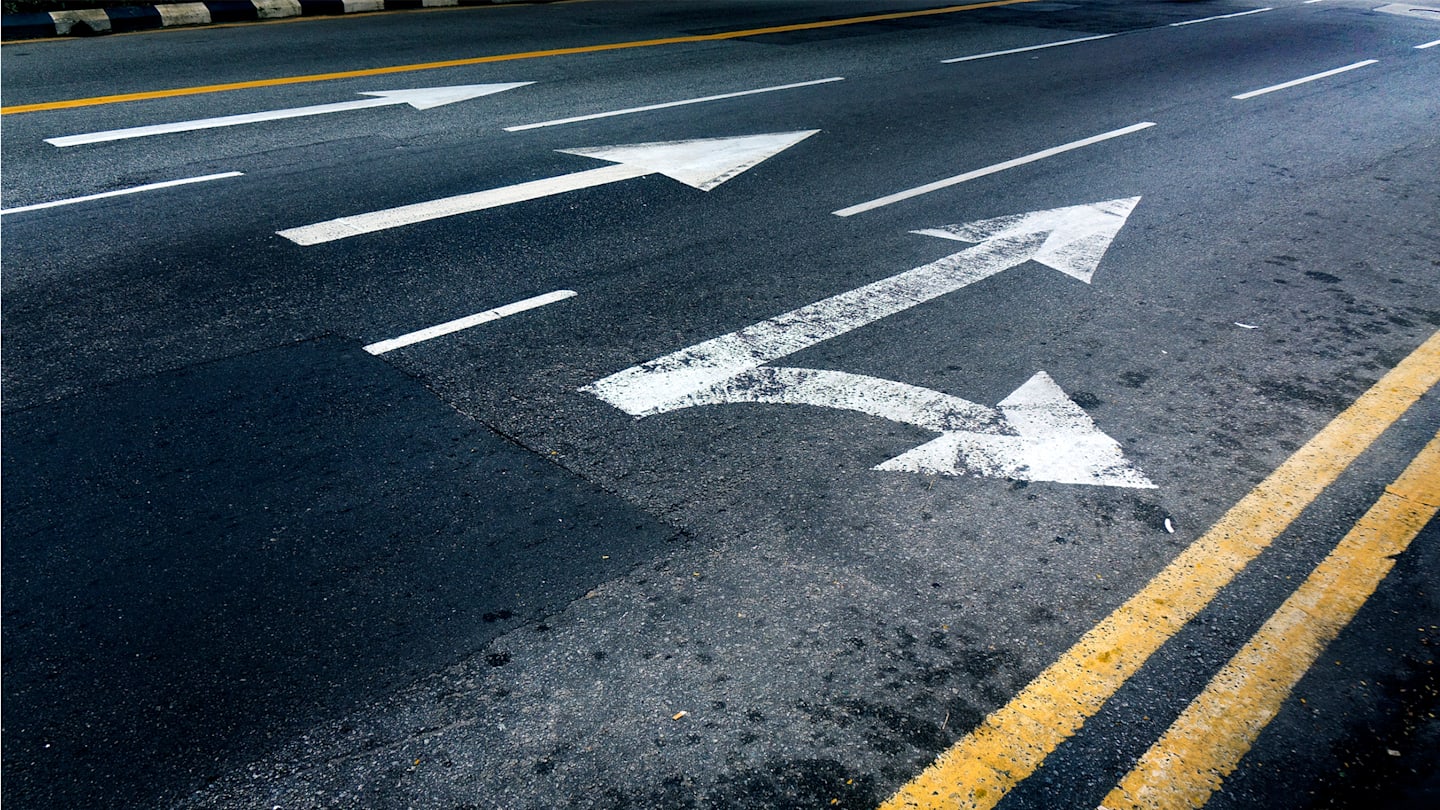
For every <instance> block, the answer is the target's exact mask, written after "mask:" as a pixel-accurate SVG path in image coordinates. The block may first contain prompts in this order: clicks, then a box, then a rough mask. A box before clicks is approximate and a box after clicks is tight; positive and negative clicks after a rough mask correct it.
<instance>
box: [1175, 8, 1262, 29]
mask: <svg viewBox="0 0 1440 810" xmlns="http://www.w3.org/2000/svg"><path fill="white" fill-rule="evenodd" d="M1274 10H1275V8H1274V7H1273V6H1266V7H1265V8H1256V9H1251V10H1250V11H1241V12H1237V13H1235V14H1220V15H1217V16H1215V17H1201V18H1200V19H1198V20H1186V21H1185V22H1178V23H1170V27H1171V28H1179V27H1180V26H1182V25H1194V24H1195V23H1203V22H1210V21H1212V20H1228V19H1230V18H1231V17H1248V16H1250V15H1251V14H1260V13H1262V12H1266V11H1274Z"/></svg>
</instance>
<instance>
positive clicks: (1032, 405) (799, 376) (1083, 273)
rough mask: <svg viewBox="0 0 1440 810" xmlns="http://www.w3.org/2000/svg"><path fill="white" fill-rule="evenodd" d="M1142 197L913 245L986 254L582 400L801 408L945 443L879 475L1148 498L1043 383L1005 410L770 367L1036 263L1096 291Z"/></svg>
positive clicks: (1112, 447) (649, 370)
mask: <svg viewBox="0 0 1440 810" xmlns="http://www.w3.org/2000/svg"><path fill="white" fill-rule="evenodd" d="M1139 200H1140V198H1139V197H1131V198H1126V199H1119V200H1110V201H1108V202H1101V203H1094V204H1091V205H1080V206H1071V207H1067V208H1056V209H1052V210H1048V211H1037V212H1033V213H1029V214H1021V215H1018V216H1012V217H1001V218H998V219H989V220H983V221H980V222H973V223H969V224H965V225H952V226H946V227H943V228H936V229H931V230H926V231H916V233H923V234H928V235H933V236H940V237H943V238H947V239H961V240H965V241H978V242H980V244H978V245H976V246H974V247H972V248H969V249H966V250H963V251H960V252H959V253H954V254H951V255H949V256H946V257H945V258H943V259H940V260H938V261H935V262H931V263H930V264H927V265H924V266H922V267H917V268H915V269H913V270H908V271H906V272H904V273H900V274H898V275H895V276H891V277H890V278H887V279H882V280H880V281H876V282H873V283H871V284H867V285H865V286H863V287H860V288H858V289H855V290H851V291H849V292H845V293H841V294H839V295H835V296H832V297H830V298H827V299H825V300H823V301H819V302H816V303H814V304H810V305H808V306H804V307H801V308H799V309H795V310H791V311H790V312H787V313H785V314H783V315H777V316H776V317H774V318H771V319H769V320H765V321H761V322H759V323H757V324H753V325H751V326H748V327H746V328H744V329H741V330H739V331H736V332H731V333H730V334H728V335H722V336H720V337H718V338H713V339H711V340H707V341H705V342H703V343H698V344H696V345H694V346H691V347H689V348H686V349H681V350H680V351H678V352H674V353H672V354H668V355H665V356H664V357H660V358H656V359H655V360H651V361H649V362H647V363H643V364H641V365H638V366H632V367H631V368H628V369H625V370H624V371H620V372H617V373H615V374H612V375H610V376H608V377H605V378H604V379H601V380H598V381H596V382H594V383H592V384H590V385H588V386H586V387H585V388H583V389H581V390H583V391H587V392H589V393H592V394H594V395H595V396H597V397H599V398H600V399H603V400H604V401H606V402H608V403H610V404H611V405H614V406H615V407H617V408H620V409H621V410H623V411H625V412H626V413H629V414H631V415H632V416H635V417H636V418H643V417H645V416H650V415H652V414H657V413H664V412H666V411H673V410H679V409H682V408H690V407H696V406H699V405H718V404H723V403H737V402H771V403H783V404H806V405H816V406H821V407H827V408H841V409H846V410H854V411H860V412H863V413H867V414H870V415H873V416H879V417H883V418H886V419H890V420H893V421H897V422H904V423H907V424H912V425H916V426H919V427H923V428H926V429H929V430H934V431H936V432H937V433H940V434H941V435H940V437H939V438H937V439H935V440H933V441H931V442H929V443H927V444H925V445H922V446H920V447H918V448H915V449H914V450H912V451H910V452H908V453H905V454H903V455H901V456H898V457H896V458H894V459H892V460H890V461H887V462H885V463H884V464H881V465H879V466H877V467H876V468H875V469H878V470H892V471H908V472H933V473H943V474H950V475H959V474H961V473H963V472H965V471H966V470H969V471H971V472H974V473H977V474H981V475H990V476H999V477H1006V478H1016V479H1022V480H1034V481H1057V482H1060V483H1072V484H1095V485H1104V486H1121V487H1152V486H1154V485H1153V484H1151V483H1150V481H1149V480H1148V479H1146V478H1145V476H1144V475H1143V474H1141V473H1140V472H1139V471H1138V470H1135V469H1134V468H1133V467H1131V466H1130V465H1129V463H1128V462H1126V461H1125V458H1124V455H1123V453H1122V452H1121V449H1120V446H1119V444H1117V443H1116V442H1115V441H1114V440H1113V439H1111V438H1110V437H1108V436H1106V435H1105V434H1104V433H1102V432H1100V431H1099V429H1097V428H1096V427H1095V424H1094V422H1092V421H1091V420H1090V417H1089V416H1088V415H1087V414H1086V413H1085V411H1084V410H1083V409H1081V408H1080V406H1078V405H1076V404H1075V403H1074V402H1073V401H1072V400H1071V399H1070V398H1069V397H1067V396H1065V394H1064V392H1063V391H1061V390H1060V387H1059V386H1058V385H1056V384H1055V382H1054V381H1053V380H1052V379H1051V378H1050V377H1049V375H1047V374H1045V373H1044V372H1043V371H1042V372H1040V373H1038V374H1036V375H1035V376H1033V377H1031V379H1030V380H1029V381H1028V382H1026V383H1025V384H1024V385H1022V386H1021V387H1020V388H1019V389H1017V390H1016V391H1015V392H1014V393H1013V394H1011V395H1010V396H1009V397H1007V398H1006V399H1005V400H1003V401H1002V402H1001V403H1000V404H999V406H997V408H996V409H991V408H987V407H985V406H983V405H979V404H977V403H974V402H970V401H968V400H965V399H961V398H959V397H955V396H951V395H949V394H945V393H942V392H939V391H933V390H930V389H926V388H920V387H918V386H912V385H907V384H905V383H900V382H896V381H893V380H884V379H880V378H877V377H869V376H865V375H860V374H849V373H846V372H840V371H824V370H819V369H803V368H783V367H773V366H767V365H766V364H767V363H770V362H772V361H774V360H778V359H780V358H782V357H785V356H787V355H790V354H794V353H795V352H798V351H800V350H802V349H806V348H808V347H810V346H813V345H815V344H816V343H820V342H821V341H824V340H829V339H830V338H833V337H836V336H838V335H842V334H845V333H846V332H849V331H851V330H853V329H856V328H859V327H861V326H864V325H866V324H869V323H873V322H875V321H877V320H879V319H881V318H884V317H886V316H889V315H893V314H895V313H897V312H902V311H904V310H906V309H909V308H911V307H914V306H917V305H919V304H921V303H924V302H926V301H929V300H932V299H934V298H938V297H939V296H942V295H945V294H947V293H951V292H954V291H956V290H959V289H961V288H963V287H966V286H968V285H970V284H973V283H975V282H977V281H980V280H982V279H985V278H988V277H990V276H992V275H995V274H996V273H999V272H1002V271H1004V270H1006V269H1008V268H1011V267H1015V266H1017V265H1020V264H1023V263H1025V262H1027V261H1029V260H1031V259H1034V260H1035V261H1037V262H1040V263H1041V264H1045V265H1047V266H1049V267H1053V268H1055V269H1057V270H1059V271H1061V272H1063V273H1065V274H1067V275H1069V276H1072V277H1074V278H1076V279H1078V280H1080V281H1084V282H1086V283H1089V282H1090V280H1091V278H1092V277H1093V275H1094V273H1095V269H1096V267H1097V266H1098V265H1099V263H1100V259H1101V258H1102V257H1103V256H1104V254H1105V249H1106V248H1107V247H1108V246H1109V244H1110V242H1111V240H1113V239H1114V237H1115V234H1116V233H1118V232H1119V230H1120V228H1121V227H1122V226H1123V225H1124V224H1125V220H1126V218H1128V216H1129V214H1130V212H1131V211H1132V210H1133V209H1134V207H1135V205H1136V203H1138V202H1139Z"/></svg>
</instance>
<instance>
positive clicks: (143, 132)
mask: <svg viewBox="0 0 1440 810" xmlns="http://www.w3.org/2000/svg"><path fill="white" fill-rule="evenodd" d="M527 84H534V82H510V83H508V84H461V85H454V86H451V87H421V88H418V89H415V90H378V91H375V92H370V93H360V95H362V96H374V98H362V99H359V100H357V101H341V102H337V103H334V104H316V105H313V106H310V107H291V108H290V109H286V110H268V111H265V112H256V113H242V114H240V115H226V116H222V117H219V118H200V119H196V120H194V121H177V122H175V123H173V124H154V125H152V126H144V127H129V128H127V129H112V130H108V131H106V132H91V133H87V134H85V135H66V136H64V137H61V138H46V139H45V142H46V143H49V144H54V145H55V146H80V145H81V144H87V143H103V142H105V141H123V140H126V139H129V138H147V137H149V136H151V135H167V134H170V133H173V132H194V131H195V130H200V129H218V128H220V127H233V126H238V125H240V124H254V123H259V122H261V121H279V120H282V119H285V118H304V117H306V116H311V115H327V114H329V113H337V112H349V111H350V110H367V109H369V108H371V107H389V106H392V105H396V104H409V105H410V106H411V107H414V108H415V109H417V110H429V109H432V108H434V107H442V106H444V105H446V104H454V103H455V102H457V101H468V100H470V99H472V98H479V97H481V96H488V95H493V94H495V93H503V92H505V91H506V90H513V89H515V88H517V87H524V86H525V85H527Z"/></svg>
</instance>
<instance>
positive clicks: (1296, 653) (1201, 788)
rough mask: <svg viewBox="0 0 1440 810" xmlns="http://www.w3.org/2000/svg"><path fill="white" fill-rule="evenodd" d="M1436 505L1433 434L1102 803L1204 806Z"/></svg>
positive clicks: (1122, 808) (1107, 808)
mask: <svg viewBox="0 0 1440 810" xmlns="http://www.w3.org/2000/svg"><path fill="white" fill-rule="evenodd" d="M1437 511H1440V436H1436V437H1435V438H1434V439H1432V440H1431V441H1430V443H1429V444H1428V445H1426V446H1425V448H1424V449H1423V450H1421V451H1420V454H1419V455H1418V456H1416V457H1415V459H1414V460H1413V461H1412V462H1411V463H1410V465H1409V466H1408V467H1407V468H1406V469H1405V471H1404V472H1403V473H1401V474H1400V477H1399V478H1397V479H1395V482H1394V483H1393V484H1391V485H1390V486H1388V487H1386V488H1385V492H1384V494H1382V495H1381V496H1380V499H1379V500H1378V501H1376V502H1375V505H1374V506H1373V507H1371V508H1370V511H1368V512H1366V513H1365V516H1364V517H1362V518H1361V519H1360V520H1359V522H1357V523H1356V524H1355V526H1354V528H1352V529H1351V530H1350V531H1349V532H1348V533H1347V534H1346V535H1345V538H1344V539H1343V540H1341V541H1340V544H1339V545H1338V546H1336V548H1335V550H1334V551H1332V552H1331V553H1330V554H1329V556H1327V557H1326V558H1325V559H1324V560H1323V561H1322V562H1321V563H1320V565H1319V566H1317V567H1316V568H1315V570H1314V571H1313V572H1311V574H1310V576H1309V577H1307V578H1306V579H1305V582H1304V583H1303V584H1302V585H1301V586H1300V587H1299V588H1298V589H1296V591H1295V593H1294V594H1292V595H1291V596H1290V598H1289V599H1286V600H1285V603H1284V604H1282V605H1281V606H1280V608H1279V609H1278V610H1276V611H1275V613H1274V614H1273V615H1272V616H1271V617H1270V618H1269V620H1267V621H1266V622H1265V625H1264V626H1263V627H1261V628H1260V630H1259V632H1257V633H1256V634H1255V635H1254V637H1252V638H1251V639H1250V641H1249V642H1248V643H1246V645H1245V646H1244V647H1243V648H1241V650H1240V651H1239V652H1238V653H1236V654H1235V657H1233V658H1231V659H1230V662H1229V663H1228V664H1226V665H1225V667H1224V668H1223V669H1221V670H1220V671H1219V672H1218V673H1216V675H1215V677H1214V678H1212V679H1211V680H1210V683H1209V685H1207V686H1206V687H1205V690H1204V691H1203V692H1201V693H1200V696H1199V697H1197V698H1195V700H1194V701H1193V702H1191V704H1190V705H1189V706H1188V707H1187V708H1186V709H1185V711H1184V712H1182V713H1181V715H1180V717H1179V718H1178V719H1177V720H1176V721H1175V722H1174V723H1173V724H1172V725H1171V726H1170V728H1169V730H1168V731H1166V732H1165V734H1164V736H1162V737H1161V738H1160V740H1159V741H1158V742H1156V743H1155V745H1153V746H1152V747H1151V748H1150V750H1149V751H1146V752H1145V755H1144V756H1142V757H1141V758H1140V761H1139V762H1138V763H1136V765H1135V767H1134V769H1133V770H1131V771H1130V773H1129V774H1128V775H1127V776H1126V777H1125V778H1124V779H1123V780H1121V782H1120V784H1119V785H1118V786H1117V787H1116V788H1115V790H1113V791H1111V793H1110V794H1109V795H1108V796H1106V797H1105V800H1104V801H1103V802H1101V808H1102V810H1196V809H1197V808H1200V807H1203V806H1204V805H1205V803H1206V802H1207V801H1209V799H1210V795H1211V794H1212V793H1214V792H1215V791H1216V790H1219V789H1220V786H1221V784H1222V783H1223V781H1224V779H1225V777H1227V776H1229V775H1230V774H1231V773H1233V772H1234V771H1235V768H1236V767H1237V766H1238V765H1239V764H1240V759H1241V757H1243V756H1245V754H1246V753H1247V752H1248V751H1249V750H1250V747H1251V746H1252V745H1253V744H1254V743H1255V738H1256V737H1258V736H1260V732H1261V731H1262V730H1263V729H1264V728H1265V726H1266V725H1268V724H1269V723H1270V721H1271V720H1272V719H1274V717H1275V715H1277V714H1279V713H1280V706H1281V704H1282V703H1284V702H1285V699H1286V698H1288V697H1289V696H1290V693H1291V691H1292V690H1293V689H1294V688H1295V685H1296V684H1297V683H1299V682H1300V679H1301V678H1302V677H1303V676H1304V675H1305V673H1306V672H1307V671H1308V670H1309V669H1310V667H1311V666H1313V665H1314V663H1315V659H1317V658H1319V657H1320V654H1321V653H1322V652H1324V650H1325V647H1326V646H1328V645H1329V644H1330V642H1332V641H1334V640H1335V637H1336V636H1338V635H1339V634H1340V631H1341V630H1343V629H1344V628H1345V626H1346V625H1348V624H1349V623H1350V621H1351V620H1352V619H1354V618H1355V614H1356V613H1358V612H1359V610H1360V608H1361V606H1362V605H1364V604H1365V602H1366V600H1368V599H1369V598H1370V597H1371V595H1373V594H1374V593H1375V591H1376V589H1378V588H1379V587H1380V582H1381V581H1382V580H1383V579H1385V576H1386V575H1387V574H1389V573H1390V569H1391V568H1394V567H1395V559H1394V558H1395V556H1396V555H1398V554H1400V553H1401V552H1403V551H1405V549H1406V548H1408V547H1409V546H1410V542H1411V541H1412V540H1414V539H1415V536H1416V535H1417V534H1419V533H1420V530H1421V529H1423V528H1425V524H1427V523H1428V522H1429V521H1430V520H1431V519H1432V518H1434V517H1435V513H1436V512H1437Z"/></svg>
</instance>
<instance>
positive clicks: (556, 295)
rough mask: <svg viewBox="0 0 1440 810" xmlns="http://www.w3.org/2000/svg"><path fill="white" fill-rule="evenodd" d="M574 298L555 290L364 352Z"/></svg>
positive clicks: (379, 351)
mask: <svg viewBox="0 0 1440 810" xmlns="http://www.w3.org/2000/svg"><path fill="white" fill-rule="evenodd" d="M574 297H575V291H574V290H556V291H555V292H548V293H545V294H544V295H537V296H535V297H534V298H526V299H525V300H524V301H516V302H515V303H513V304H506V305H505V306H503V307H496V308H494V309H487V310H485V311H484V312H480V313H476V314H474V315H469V316H466V317H464V318H456V319H455V320H453V321H446V322H445V323H442V324H437V325H435V326H432V327H430V328H428V329H420V330H417V331H415V332H410V333H409V334H405V335H401V336H400V337H397V338H390V339H389V340H381V341H378V342H376V343H371V344H370V345H369V346H366V347H365V351H367V352H369V353H371V354H374V355H381V354H384V353H386V352H389V351H394V350H395V349H399V348H401V347H403V346H409V345H411V344H413V343H420V342H421V341H426V340H430V339H431V338H437V337H440V336H441V335H448V334H451V333H452V332H459V331H460V330H462V329H469V328H470V327H472V326H479V325H480V324H482V323H489V322H490V321H498V320H500V319H501V318H504V317H507V316H510V315H514V314H515V313H517V312H524V311H526V310H527V309H535V308H536V307H543V306H545V305H546V304H553V303H555V302H556V301H564V300H565V299H566V298H574Z"/></svg>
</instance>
